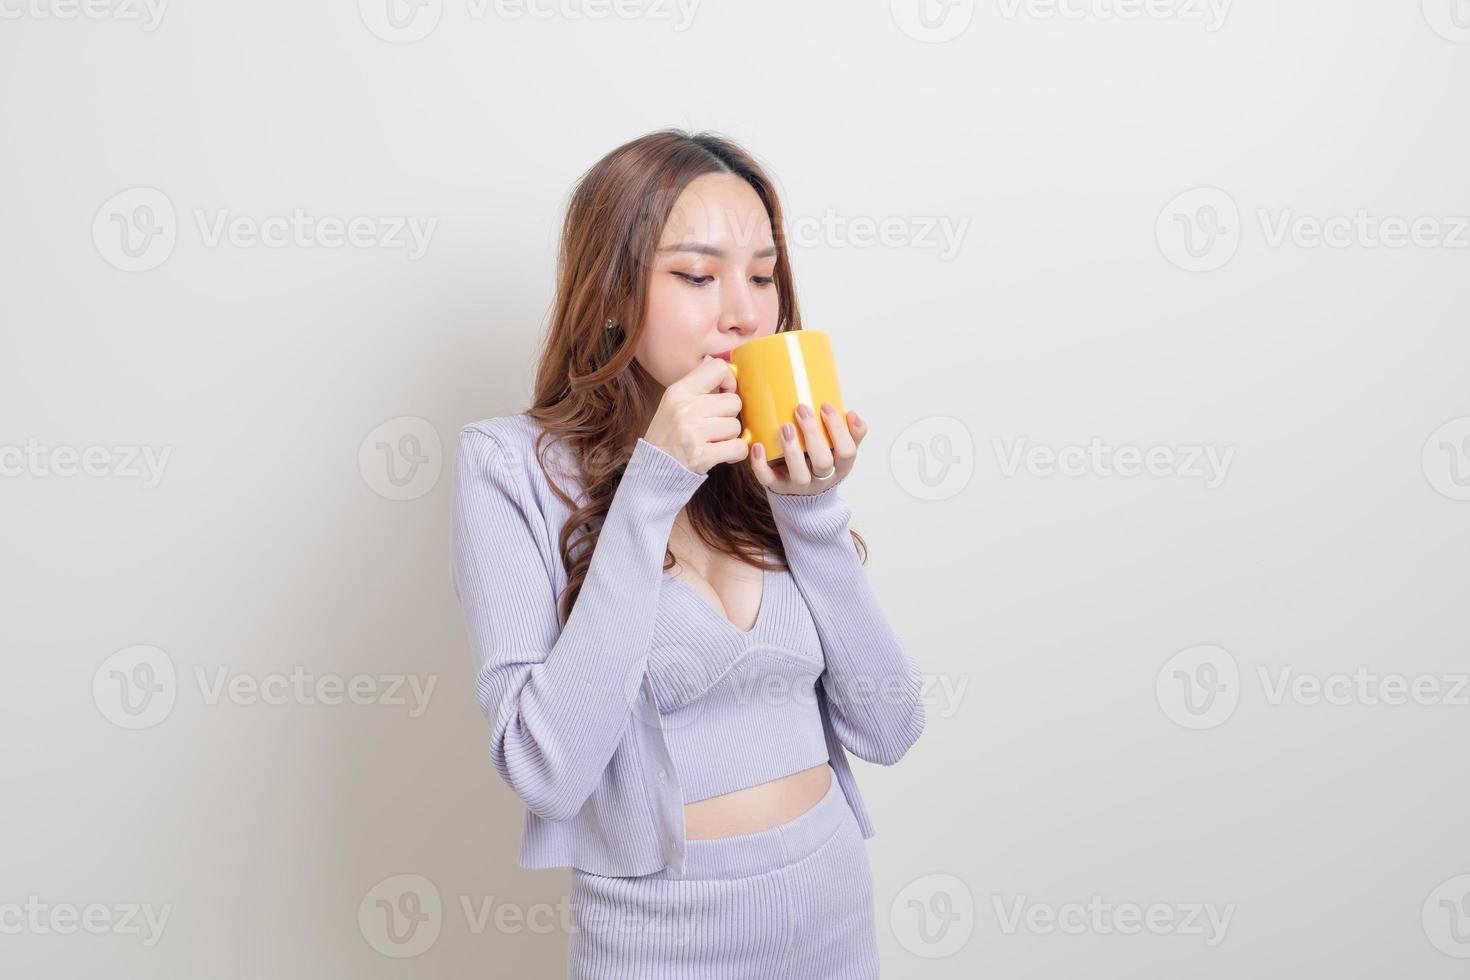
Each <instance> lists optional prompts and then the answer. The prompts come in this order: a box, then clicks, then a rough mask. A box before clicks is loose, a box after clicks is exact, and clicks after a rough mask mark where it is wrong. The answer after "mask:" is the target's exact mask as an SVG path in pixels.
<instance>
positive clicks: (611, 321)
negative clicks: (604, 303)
mask: <svg viewBox="0 0 1470 980" xmlns="http://www.w3.org/2000/svg"><path fill="white" fill-rule="evenodd" d="M617 325H618V324H617V321H616V320H614V319H613V318H612V317H608V318H607V322H606V323H604V324H603V325H602V329H604V330H611V329H612V328H613V327H616V326H617Z"/></svg>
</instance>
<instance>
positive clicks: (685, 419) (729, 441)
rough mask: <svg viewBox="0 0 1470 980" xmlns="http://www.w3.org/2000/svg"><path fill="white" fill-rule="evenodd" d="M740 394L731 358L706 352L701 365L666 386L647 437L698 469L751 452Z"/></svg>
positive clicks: (733, 461)
mask: <svg viewBox="0 0 1470 980" xmlns="http://www.w3.org/2000/svg"><path fill="white" fill-rule="evenodd" d="M740 432H741V426H740V396H739V395H738V394H736V393H735V375H733V374H731V373H730V365H729V363H728V362H726V361H724V360H721V359H720V358H718V357H711V356H709V355H708V354H706V355H705V357H704V360H703V361H701V362H700V364H699V366H698V367H696V368H695V369H694V370H692V371H690V372H689V373H688V374H686V375H684V377H682V378H680V379H679V380H678V381H675V382H674V383H673V384H671V385H669V386H668V387H667V388H665V389H664V396H663V398H662V400H660V401H659V403H658V409H657V411H655V412H654V413H653V420H652V421H651V422H649V424H648V432H647V433H645V434H644V436H643V438H644V439H646V440H647V441H649V442H651V443H653V444H654V445H655V446H657V447H658V448H660V449H662V450H663V451H664V452H666V453H668V454H669V455H670V456H673V457H674V458H675V459H677V460H678V461H679V462H681V463H683V464H684V466H685V467H686V468H687V469H689V470H692V471H694V472H695V473H700V474H703V473H708V472H709V471H710V470H711V469H713V468H714V466H715V464H716V463H736V462H739V461H740V460H742V459H744V458H745V457H746V456H748V455H749V454H750V447H749V446H748V445H746V443H745V440H743V439H741V438H740Z"/></svg>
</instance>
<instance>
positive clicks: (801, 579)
mask: <svg viewBox="0 0 1470 980" xmlns="http://www.w3.org/2000/svg"><path fill="white" fill-rule="evenodd" d="M766 497H767V499H768V500H769V501H770V504H771V515H772V517H773V518H774V519H775V522H776V528H777V531H778V532H779V533H780V535H781V545H782V547H783V548H784V549H785V551H786V563H787V565H788V566H790V568H791V577H792V578H793V579H795V580H796V584H797V586H798V588H799V589H800V591H801V594H802V596H803V598H805V599H806V602H807V606H808V607H809V608H810V610H811V614H812V619H813V621H814V622H815V623H816V627H817V634H818V636H819V637H820V638H821V641H822V656H823V657H824V659H825V660H826V664H827V666H826V669H825V670H824V671H823V672H822V675H821V684H822V689H823V692H824V693H825V694H826V696H827V701H828V706H829V709H830V712H831V716H832V728H833V731H834V732H835V733H836V735H837V737H838V739H839V740H840V741H841V742H842V744H843V746H845V747H846V748H847V749H848V750H849V751H850V752H852V754H853V755H856V756H857V757H858V758H859V759H863V760H864V761H867V762H875V763H878V764H879V765H885V766H891V765H893V764H894V763H895V762H897V761H898V760H899V759H901V758H902V757H903V755H904V753H905V752H907V751H908V749H909V747H910V746H911V745H913V744H914V742H915V741H917V740H918V738H919V735H920V733H922V732H923V730H924V719H925V713H924V702H923V698H922V694H923V672H922V671H921V670H920V669H919V665H918V664H917V663H916V662H915V661H914V659H913V658H912V657H910V656H909V655H908V653H907V652H906V651H905V650H904V646H903V643H902V642H901V641H900V640H899V638H898V636H897V634H895V633H894V631H893V627H892V626H891V625H890V624H889V622H888V619H887V617H886V616H884V614H883V610H882V609H881V608H880V606H879V604H878V597H877V596H876V595H875V594H874V592H873V587H872V585H871V584H870V583H869V582H868V576H867V572H866V570H865V569H864V568H863V564H862V562H861V561H860V560H859V559H858V554H857V549H856V547H855V545H854V544H853V540H852V535H851V533H850V532H849V529H848V521H849V519H850V518H851V516H852V508H851V507H850V506H849V505H848V503H847V502H846V501H845V500H843V499H842V498H841V497H839V496H838V495H837V486H835V485H834V486H832V487H828V488H827V489H826V490H823V491H821V492H820V493H816V494H782V493H776V492H775V491H773V490H770V489H769V488H768V489H767V491H766Z"/></svg>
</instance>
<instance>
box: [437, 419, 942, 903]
mask: <svg viewBox="0 0 1470 980" xmlns="http://www.w3.org/2000/svg"><path fill="white" fill-rule="evenodd" d="M540 433H541V427H540V425H539V424H538V423H537V422H536V421H535V420H534V419H532V418H531V417H530V416H529V415H525V414H521V415H515V416H506V417H501V418H492V419H485V420H482V421H479V422H474V423H471V424H469V425H467V426H465V427H464V428H463V429H462V430H461V431H460V434H459V446H458V451H457V454H456V457H455V461H454V488H453V496H452V504H451V511H452V513H451V534H452V544H453V566H452V582H453V586H454V590H455V594H456V595H457V596H458V598H459V600H460V603H461V605H462V606H463V608H464V612H465V619H466V623H467V626H468V631H469V639H470V646H471V651H472V653H473V656H474V661H475V692H476V696H477V698H478V701H479V704H480V710H481V711H482V713H483V714H484V716H485V719H486V720H487V721H488V722H489V725H490V761H491V763H492V764H493V765H494V767H495V770H496V772H497V773H498V774H499V775H500V777H501V779H502V780H504V781H505V783H506V784H507V785H508V786H509V787H510V788H511V789H512V790H513V791H514V793H515V794H516V796H517V797H518V798H519V799H520V800H521V801H522V802H523V803H524V804H525V807H526V815H525V823H524V827H523V830H522V836H521V848H520V858H519V863H520V865H521V867H524V868H551V867H566V866H570V867H576V868H580V869H582V870H584V871H588V872H590V873H593V874H599V875H608V876H634V875H642V874H649V873H651V872H654V871H659V870H662V869H664V868H671V869H673V870H675V871H678V872H682V870H683V866H684V864H683V863H684V847H685V843H686V840H685V834H684V812H683V806H684V804H685V803H686V802H691V801H694V800H698V799H702V798H706V797H708V796H710V795H718V794H719V793H721V792H728V791H729V790H732V789H738V788H742V787H744V786H748V785H754V784H756V783H759V782H762V781H765V780H767V779H772V778H775V777H777V776H781V775H784V774H786V773H790V772H795V771H797V770H799V769H802V768H806V767H808V766H811V765H816V764H817V763H819V762H821V761H822V758H823V754H822V750H821V748H819V747H818V744H817V738H816V733H817V731H818V730H820V732H821V737H822V748H825V752H826V758H827V759H828V761H829V762H830V764H831V766H832V770H833V772H834V773H836V776H837V782H838V783H839V784H840V786H841V787H842V792H843V794H844V796H845V797H846V800H847V803H848V805H849V806H850V807H851V808H852V810H853V813H854V815H855V816H856V819H857V823H858V825H859V827H860V828H861V830H862V832H863V836H864V838H869V837H872V836H873V834H874V828H873V824H872V820H871V818H870V816H869V814H868V812H867V809H866V807H865V805H864V802H863V799H862V795H861V793H860V792H859V790H858V786H857V781H856V779H855V778H854V776H853V773H852V769H851V767H850V765H849V764H848V760H847V752H848V751H851V752H852V753H853V754H854V755H856V756H858V757H859V758H861V759H865V760H867V761H870V762H875V763H879V764H882V765H891V764H892V763H894V762H896V761H898V759H899V758H900V757H902V756H903V754H904V753H905V752H907V751H908V748H909V746H911V745H912V744H913V743H914V741H915V740H917V738H918V737H919V734H920V733H921V732H922V731H923V728H924V704H923V700H922V698H921V691H922V686H923V684H922V681H923V675H922V673H921V671H920V669H919V666H918V664H917V663H915V662H914V660H913V659H912V658H911V657H910V656H909V655H908V653H907V652H906V651H905V650H904V648H903V645H902V643H901V642H900V640H899V638H898V637H897V635H896V634H895V633H894V631H893V629H892V627H891V626H890V625H889V623H888V621H887V619H886V618H885V617H884V615H883V613H882V610H881V609H880V607H879V604H878V600H877V597H876V596H875V595H874V594H873V590H872V587H871V585H870V584H869V582H868V578H867V574H866V572H865V570H864V568H863V566H862V564H861V562H860V560H859V558H858V555H857V551H856V548H855V546H854V543H853V539H852V536H851V534H850V532H849V530H848V519H849V516H850V514H851V510H850V508H849V507H848V505H847V503H846V501H844V500H843V499H842V498H841V497H840V496H839V495H838V493H837V490H838V487H839V486H840V485H841V484H840V483H838V484H834V485H833V486H831V487H829V488H827V489H826V490H823V491H821V492H820V493H816V494H810V495H801V494H780V493H775V492H773V491H770V490H767V492H766V499H767V502H768V503H769V505H770V510H771V515H772V518H773V519H774V521H775V524H776V528H777V530H778V532H779V534H780V539H781V546H782V551H783V552H784V557H785V560H786V563H787V565H788V566H789V571H779V572H778V571H773V572H768V573H767V574H766V576H765V583H764V587H763V597H762V608H761V612H760V618H759V619H758V621H757V623H756V625H755V628H754V629H752V630H751V631H749V632H748V633H747V632H746V631H742V630H740V629H738V628H737V627H736V626H735V625H734V624H733V623H731V622H730V621H729V620H728V619H726V618H725V617H724V615H723V614H722V613H720V612H719V611H718V610H717V609H716V608H715V607H714V606H713V605H711V604H710V603H709V602H707V601H706V600H705V599H704V597H703V596H701V595H700V594H699V593H697V592H695V591H694V590H693V587H692V586H689V585H688V584H687V583H684V582H680V581H678V580H676V579H674V578H673V577H672V576H670V575H669V574H667V573H665V572H664V571H663V560H664V553H665V550H666V549H667V546H668V541H669V534H670V532H671V531H672V529H673V523H674V519H675V517H676V516H677V515H678V513H679V511H680V510H681V509H683V507H684V505H685V504H686V503H687V502H688V501H689V499H690V498H691V497H692V496H693V495H694V493H695V492H696V491H697V490H698V489H699V487H700V486H701V485H702V484H703V483H704V482H705V481H706V480H707V479H708V474H704V473H696V472H694V471H692V470H690V469H688V468H687V467H685V466H684V465H683V464H682V463H681V462H680V461H679V460H678V459H677V458H676V457H674V456H672V455H670V454H669V453H668V452H665V451H664V450H663V449H661V448H660V447H658V446H655V445H654V444H652V443H650V442H648V441H647V440H646V439H641V438H640V439H639V440H638V441H637V444H636V447H635V448H634V450H633V452H632V454H631V456H630V458H629V459H628V461H627V465H626V466H625V468H624V470H623V472H622V474H621V476H620V478H619V482H618V486H617V490H616V492H615V493H614V495H613V498H612V501H611V503H610V505H609V506H608V508H607V512H606V514H605V516H604V517H603V519H602V522H601V527H600V529H599V532H598V537H597V542H596V547H595V548H594V550H593V553H592V557H591V560H590V562H589V563H588V566H587V573H586V577H585V578H584V580H583V583H582V587H581V590H580V592H579V593H578V596H577V600H576V603H575V604H574V605H573V607H572V610H571V614H570V616H569V617H568V618H567V620H566V622H565V623H562V622H561V621H560V617H559V615H558V611H557V610H558V601H559V598H560V595H561V593H562V591H563V590H564V588H565V587H566V584H567V574H566V569H565V566H564V563H563V561H562V558H561V552H560V536H561V532H562V528H563V527H564V526H565V524H566V523H567V521H568V519H569V517H570V514H571V510H572V508H571V507H570V506H569V505H568V503H567V502H566V501H564V500H562V499H561V497H560V496H559V495H558V494H557V493H556V492H555V490H554V489H553V488H552V485H551V480H555V482H556V484H557V486H559V487H560V488H561V490H562V491H563V492H564V493H566V494H567V495H568V496H569V497H571V498H572V500H573V501H575V502H576V504H577V505H580V504H581V503H583V502H584V501H585V494H584V492H583V491H582V489H581V471H580V466H579V465H578V464H577V462H576V460H575V458H574V457H573V455H572V453H571V452H570V451H568V450H567V448H566V447H565V444H563V443H561V442H551V441H550V440H548V442H547V444H546V446H545V447H543V448H544V455H543V456H542V457H541V458H540V459H539V460H538V459H537V457H536V451H535V442H536V438H537V436H539V435H540ZM543 464H544V468H543ZM721 465H725V464H721ZM747 465H748V464H747ZM762 684H764V685H767V686H766V687H762V686H761V685H762ZM751 691H756V692H757V693H756V694H755V695H754V696H753V697H752V696H751V695H750V692H751ZM783 691H784V693H783ZM805 692H810V693H811V694H812V695H814V697H815V706H814V707H813V706H812V705H810V704H808V703H806V701H807V699H806V698H804V697H802V695H803V693H805ZM814 719H815V722H816V723H815V724H814ZM818 726H819V727H818Z"/></svg>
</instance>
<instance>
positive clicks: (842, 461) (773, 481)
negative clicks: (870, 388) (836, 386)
mask: <svg viewBox="0 0 1470 980" xmlns="http://www.w3.org/2000/svg"><path fill="white" fill-rule="evenodd" d="M821 408H822V414H821V417H820V418H819V417H818V416H817V414H816V413H815V412H813V411H812V410H811V408H810V407H808V406H807V405H805V404H801V405H798V406H797V407H796V422H795V425H799V426H801V433H802V436H803V437H804V439H805V440H806V445H807V451H806V452H805V453H803V452H802V451H801V443H800V442H798V441H797V438H796V429H795V425H793V423H790V422H788V423H786V425H785V426H782V429H783V431H782V432H781V434H780V436H779V438H780V440H781V449H782V457H781V459H779V460H777V461H776V463H775V465H774V467H773V466H772V464H771V463H770V461H769V460H767V459H766V448H765V447H764V446H762V445H761V444H760V443H758V442H757V443H755V444H754V445H752V446H751V447H750V468H751V469H752V470H753V471H754V472H755V478H756V479H757V480H759V481H760V482H761V484H762V485H763V486H764V487H765V488H766V489H767V490H769V491H771V492H772V493H786V494H796V495H801V496H810V495H812V494H817V493H821V492H822V491H824V490H830V489H832V487H834V486H836V485H837V484H838V483H841V482H842V478H843V477H845V476H847V474H848V473H850V472H851V471H852V465H853V462H854V461H855V460H856V459H857V451H858V446H859V445H860V444H861V443H862V441H863V437H864V436H866V435H867V434H868V423H866V422H864V421H863V420H862V419H861V418H859V417H858V413H857V412H848V413H847V414H846V415H839V414H838V412H837V409H836V408H834V407H833V406H832V405H831V404H829V403H828V402H822V405H821ZM824 420H825V422H826V425H827V431H828V432H830V433H831V434H832V442H833V445H832V446H828V445H827V438H826V436H824V435H823V434H822V423H823V421H824ZM787 426H791V429H790V432H791V435H790V436H789V437H788V436H787V434H786V431H784V430H785V429H786V427H787ZM834 454H835V455H834ZM808 460H810V461H808ZM834 466H835V467H837V472H835V473H832V477H831V478H830V479H827V480H815V479H813V478H812V473H813V472H817V473H829V472H831V471H832V467H834Z"/></svg>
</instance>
